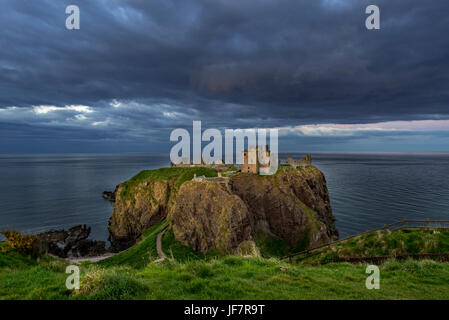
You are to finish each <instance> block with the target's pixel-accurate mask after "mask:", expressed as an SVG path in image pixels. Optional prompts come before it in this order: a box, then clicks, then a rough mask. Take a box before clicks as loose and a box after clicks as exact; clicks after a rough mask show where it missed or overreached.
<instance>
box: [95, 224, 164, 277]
mask: <svg viewBox="0 0 449 320" xmlns="http://www.w3.org/2000/svg"><path fill="white" fill-rule="evenodd" d="M167 226H168V222H167V221H166V220H163V221H161V222H160V223H158V224H156V225H154V226H153V227H151V228H149V229H147V230H145V231H144V233H143V234H142V236H141V238H140V239H139V241H138V242H137V244H136V245H134V246H132V247H131V248H129V249H127V250H125V251H122V252H120V253H118V254H116V255H115V256H112V257H110V258H107V259H105V260H102V261H100V262H98V265H99V266H103V267H116V266H128V267H132V268H135V269H140V268H143V267H145V266H146V265H147V264H148V263H150V262H151V261H154V260H156V259H158V255H157V250H156V237H157V235H158V233H160V232H162V230H164V229H165V228H166V227H167Z"/></svg>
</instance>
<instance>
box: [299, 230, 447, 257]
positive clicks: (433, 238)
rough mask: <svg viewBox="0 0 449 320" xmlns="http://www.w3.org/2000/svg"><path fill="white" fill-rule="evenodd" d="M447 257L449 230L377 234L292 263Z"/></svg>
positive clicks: (361, 236)
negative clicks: (443, 255) (430, 255)
mask: <svg viewBox="0 0 449 320" xmlns="http://www.w3.org/2000/svg"><path fill="white" fill-rule="evenodd" d="M441 253H448V254H449V230H445V229H440V230H437V229H435V230H433V229H431V230H427V229H419V230H417V229H401V230H394V231H390V230H380V231H376V232H371V233H368V234H364V235H360V236H357V237H354V238H351V239H348V240H346V241H341V242H338V243H336V244H333V245H331V246H329V247H325V248H322V249H317V250H315V251H314V252H313V255H311V256H309V257H306V258H305V259H303V258H302V257H301V256H298V257H296V258H295V259H294V260H295V261H296V262H301V263H326V262H331V261H335V260H337V259H347V258H359V257H379V256H380V257H381V256H403V255H413V254H441Z"/></svg>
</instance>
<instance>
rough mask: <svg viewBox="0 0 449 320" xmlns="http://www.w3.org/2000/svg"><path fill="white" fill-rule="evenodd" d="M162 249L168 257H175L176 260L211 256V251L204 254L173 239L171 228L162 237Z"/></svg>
mask: <svg viewBox="0 0 449 320" xmlns="http://www.w3.org/2000/svg"><path fill="white" fill-rule="evenodd" d="M162 250H163V251H164V253H165V254H166V255H167V256H168V257H169V258H173V259H174V258H175V257H176V260H178V261H187V260H197V259H205V258H206V257H210V256H212V254H211V253H209V254H207V255H205V254H203V253H201V252H196V251H195V250H193V249H192V248H190V247H188V246H184V245H182V244H181V243H180V242H179V241H177V240H176V239H175V235H174V234H173V230H171V229H168V230H167V231H166V232H165V234H164V236H163V237H162Z"/></svg>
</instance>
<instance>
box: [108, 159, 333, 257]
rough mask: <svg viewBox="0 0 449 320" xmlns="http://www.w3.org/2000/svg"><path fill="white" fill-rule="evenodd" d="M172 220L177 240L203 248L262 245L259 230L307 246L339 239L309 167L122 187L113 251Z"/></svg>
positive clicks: (235, 249) (321, 184)
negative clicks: (257, 242) (257, 240)
mask: <svg viewBox="0 0 449 320" xmlns="http://www.w3.org/2000/svg"><path fill="white" fill-rule="evenodd" d="M164 218H167V219H168V220H169V221H170V222H171V228H172V229H173V233H174V235H175V238H176V239H177V240H178V241H180V242H181V243H183V244H185V245H188V246H190V247H192V248H193V249H195V250H197V251H201V252H207V251H209V250H211V249H216V250H218V251H220V252H222V253H240V254H245V253H249V252H254V251H257V248H255V245H254V239H255V235H256V234H257V233H258V232H264V233H265V234H267V235H269V236H272V237H274V238H277V239H281V240H283V241H284V242H286V243H287V244H288V245H289V246H290V247H291V248H298V249H305V248H308V247H312V246H316V245H319V244H322V243H326V242H329V241H331V240H334V239H337V238H338V232H337V230H336V228H335V225H334V218H333V216H332V209H331V206H330V201H329V195H328V191H327V186H326V180H325V177H324V175H323V173H322V172H321V171H319V170H318V169H317V168H315V167H312V166H309V167H304V168H300V169H295V168H282V169H280V170H279V171H278V173H276V174H275V175H272V176H259V175H256V174H245V173H241V174H237V175H233V176H232V177H230V179H229V183H222V182H214V181H208V180H204V181H198V182H196V181H188V180H187V181H186V182H184V183H182V184H181V185H176V184H175V183H174V180H173V179H151V178H150V179H148V180H146V181H139V182H138V183H134V184H133V186H132V188H130V187H129V185H127V184H126V183H125V184H122V185H119V187H118V189H117V192H116V202H115V204H114V212H113V215H112V218H111V220H110V225H109V231H110V240H111V244H112V247H113V249H115V250H122V249H125V248H127V247H129V246H131V245H132V244H133V243H134V242H135V240H136V239H137V237H139V236H140V234H141V233H142V232H143V231H144V230H145V229H146V228H148V227H151V226H152V225H154V224H156V223H158V222H159V221H161V220H162V219H164Z"/></svg>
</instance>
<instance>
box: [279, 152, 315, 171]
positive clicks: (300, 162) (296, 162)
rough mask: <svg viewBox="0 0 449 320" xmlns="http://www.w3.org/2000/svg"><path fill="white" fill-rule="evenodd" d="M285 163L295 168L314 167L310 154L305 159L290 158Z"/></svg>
mask: <svg viewBox="0 0 449 320" xmlns="http://www.w3.org/2000/svg"><path fill="white" fill-rule="evenodd" d="M285 163H286V164H287V165H289V166H292V167H294V168H296V167H305V166H311V165H312V156H311V155H310V154H306V156H305V157H304V158H301V159H298V160H294V159H293V158H292V157H288V158H287V159H286V160H285Z"/></svg>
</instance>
